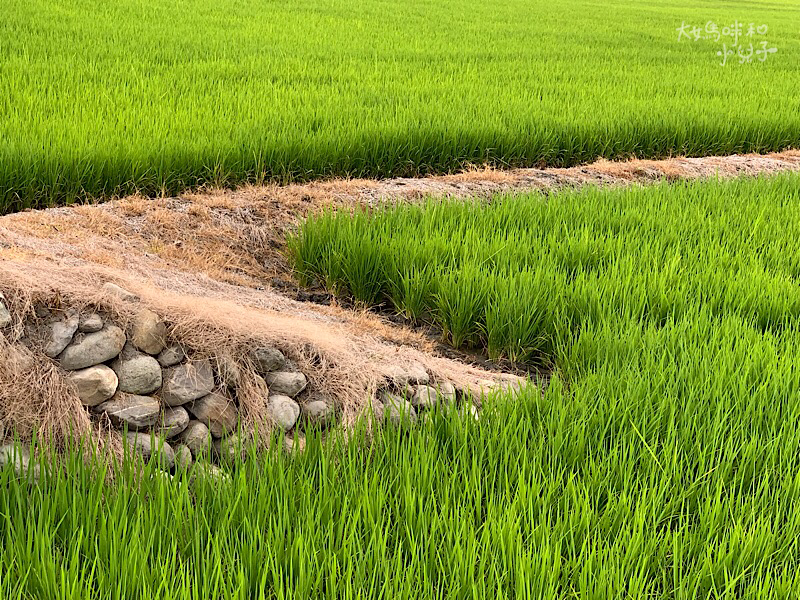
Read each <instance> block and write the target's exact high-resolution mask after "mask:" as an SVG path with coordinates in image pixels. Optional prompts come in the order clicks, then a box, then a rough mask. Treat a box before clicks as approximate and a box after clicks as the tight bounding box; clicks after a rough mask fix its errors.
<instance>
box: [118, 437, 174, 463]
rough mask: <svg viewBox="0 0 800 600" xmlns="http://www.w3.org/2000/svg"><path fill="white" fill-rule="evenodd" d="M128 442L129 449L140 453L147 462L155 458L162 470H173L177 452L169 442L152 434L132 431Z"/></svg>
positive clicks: (127, 438) (127, 439)
mask: <svg viewBox="0 0 800 600" xmlns="http://www.w3.org/2000/svg"><path fill="white" fill-rule="evenodd" d="M126 441H127V443H128V448H130V449H131V450H132V451H134V452H137V453H139V454H140V455H141V456H142V458H144V459H145V460H150V458H151V457H153V458H154V459H155V460H157V461H158V464H159V466H160V467H161V468H162V469H171V468H172V466H173V465H174V464H175V452H174V451H173V450H172V446H170V445H169V444H168V443H167V442H165V441H164V440H162V439H160V438H159V437H158V436H156V435H153V434H150V433H141V432H136V431H130V432H128V433H127V437H126Z"/></svg>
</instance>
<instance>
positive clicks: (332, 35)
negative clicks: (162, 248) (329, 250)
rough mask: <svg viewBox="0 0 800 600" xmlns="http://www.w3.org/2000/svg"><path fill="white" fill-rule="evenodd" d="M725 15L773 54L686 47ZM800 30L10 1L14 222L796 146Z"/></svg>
mask: <svg viewBox="0 0 800 600" xmlns="http://www.w3.org/2000/svg"><path fill="white" fill-rule="evenodd" d="M708 21H713V22H715V23H716V24H717V25H718V27H719V28H720V30H721V29H722V28H723V27H725V26H729V25H731V24H733V23H735V22H737V21H738V22H740V23H743V24H744V30H745V33H746V29H747V27H748V25H749V23H751V22H752V23H754V24H757V25H759V26H760V25H762V24H763V25H767V27H768V32H767V34H766V35H765V36H758V37H757V39H755V40H754V41H755V46H756V47H759V45H760V43H761V41H765V42H767V43H768V44H769V46H770V47H775V48H776V49H777V53H776V54H772V55H770V56H769V58H768V59H767V60H766V61H764V62H761V61H760V60H758V59H756V60H754V61H753V62H752V63H751V64H738V57H735V58H733V59H731V61H729V63H728V64H727V65H726V66H721V65H720V64H719V63H720V62H721V61H720V59H719V57H718V56H717V54H716V53H717V52H718V51H720V50H721V49H722V43H723V42H724V41H727V42H732V41H733V40H732V38H731V39H729V36H726V37H724V38H723V39H721V40H719V42H716V41H714V40H713V39H701V40H698V41H688V40H687V39H686V38H685V37H684V38H683V39H682V40H681V41H679V34H678V32H677V29H678V28H679V27H680V25H681V23H684V22H685V23H687V24H691V25H696V26H699V27H701V28H704V27H705V24H706V23H707V22H708ZM442 23H446V24H447V27H444V28H443V27H442ZM798 24H800V10H798V6H797V3H796V2H793V1H792V0H774V1H772V2H770V3H766V4H765V3H755V2H744V3H743V2H739V3H735V4H726V5H721V4H719V3H718V4H715V5H706V4H702V5H698V4H697V3H695V2H691V1H690V0H668V1H666V2H661V3H659V4H658V6H653V5H650V4H641V3H634V2H622V3H617V4H615V5H614V6H613V7H609V6H608V5H606V4H603V3H592V2H589V1H587V0H567V1H565V2H561V3H559V5H558V6H557V7H554V6H553V4H552V3H550V2H546V1H545V0H510V1H509V2H506V3H504V4H503V5H502V6H500V7H498V6H495V5H489V4H487V3H485V2H480V1H479V0H462V1H460V2H456V1H455V0H445V1H443V2H438V3H436V4H435V5H431V3H430V2H423V1H422V0H410V1H408V2H402V3H395V4H391V5H387V4H386V3H384V2H379V1H378V0H366V1H365V2H362V3H361V4H359V6H358V7H357V9H354V8H353V6H351V5H348V4H343V3H341V2H337V1H335V0H310V1H308V2H306V3H304V4H302V5H297V4H294V3H293V4H286V5H281V4H279V3H275V2H264V1H262V0H220V1H218V2H214V3H213V4H209V3H208V2H202V1H201V0H181V1H179V2H173V3H163V2H162V3H160V4H157V5H154V4H153V2H151V1H145V0H118V1H117V2H114V3H108V2H103V1H101V0H81V1H79V2H73V3H64V2H58V1H56V0H5V1H4V3H3V18H2V19H1V20H0V39H2V40H3V43H2V45H0V213H6V212H12V211H17V210H22V209H25V208H31V207H41V206H47V205H51V204H56V203H68V202H73V201H82V200H85V199H87V198H107V197H111V196H114V195H122V194H128V193H132V192H136V191H138V192H141V193H143V194H146V195H157V194H175V193H178V192H180V191H181V190H183V189H186V188H188V187H199V186H209V185H214V186H232V185H236V184H238V183H242V182H251V183H261V182H264V181H279V182H287V181H298V180H308V179H311V178H319V177H330V176H334V175H339V176H353V177H357V176H370V177H387V176H391V175H418V174H427V173H432V172H449V171H452V170H456V169H461V168H463V167H465V166H467V165H477V164H486V163H488V164H492V165H497V166H520V165H527V166H534V165H541V164H549V165H557V166H562V165H572V164H577V163H580V162H585V161H590V160H594V159H596V158H597V157H599V156H603V157H606V158H614V157H626V156H631V155H636V156H639V157H661V156H670V155H677V154H688V155H692V156H697V155H709V154H731V153H736V152H765V151H770V150H778V149H783V148H786V147H789V146H797V145H798V143H800V134H799V133H798V132H799V131H800V116H798V115H800V111H798V96H797V89H799V88H800V85H798V84H800V80H799V79H798V77H800V75H799V74H798V71H797V69H796V68H795V63H794V62H793V60H792V58H793V56H795V51H796V49H797V47H798V43H800V33H798V32H799V31H800V29H799V28H798ZM743 39H744V43H743V44H742V46H743V50H746V47H747V44H748V42H749V41H750V40H753V39H754V38H747V37H746V36H744V37H743ZM177 40H179V42H178V41H177ZM727 46H728V47H730V43H728V44H727Z"/></svg>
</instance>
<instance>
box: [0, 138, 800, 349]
mask: <svg viewBox="0 0 800 600" xmlns="http://www.w3.org/2000/svg"><path fill="white" fill-rule="evenodd" d="M785 171H800V151H786V152H782V153H775V154H769V155H742V156H725V157H705V158H672V159H668V160H657V161H656V160H631V161H626V162H610V161H606V160H602V161H598V162H596V163H593V164H590V165H585V166H579V167H572V168H567V169H555V168H546V169H513V170H508V171H497V170H489V169H483V170H472V171H467V172H464V173H460V174H456V175H445V176H437V177H427V178H419V179H405V178H396V179H389V180H384V181H374V180H333V181H320V182H313V183H307V184H297V185H288V186H277V185H272V186H250V187H243V188H240V189H237V190H233V191H231V190H209V191H203V192H196V193H187V194H183V195H181V196H178V197H173V198H144V197H138V196H132V197H126V198H122V199H119V200H115V201H111V202H107V203H104V204H98V205H83V206H71V207H62V208H54V209H48V210H39V211H26V212H23V213H17V214H12V215H7V216H4V217H0V291H6V292H12V291H13V289H14V288H15V287H16V286H17V285H21V284H22V282H21V281H16V279H19V277H20V275H15V273H17V274H22V273H24V274H28V275H30V276H36V274H37V273H38V278H39V279H42V278H44V279H46V280H47V279H49V280H50V281H49V282H48V281H44V282H40V283H42V285H43V286H44V287H45V288H46V287H47V286H48V285H49V288H48V289H50V290H51V293H52V294H55V295H57V294H61V293H64V290H61V289H56V288H57V287H58V286H59V285H62V286H63V285H67V284H68V282H69V281H70V278H71V277H73V275H74V278H75V279H76V280H77V279H80V278H81V277H83V278H85V277H87V276H92V277H95V278H96V280H97V281H99V282H102V281H106V280H117V281H123V280H124V281H126V282H131V281H134V282H135V281H139V282H141V283H142V284H143V285H147V286H152V287H154V288H157V289H161V290H164V291H165V292H169V293H174V294H179V295H183V296H191V297H195V298H205V299H209V300H211V299H216V300H222V301H230V302H234V303H236V304H237V305H240V306H250V307H253V308H257V309H260V310H270V311H275V312H277V313H281V314H284V315H286V316H287V317H289V316H291V318H295V319H305V320H307V321H310V322H313V321H320V320H322V321H334V322H337V323H342V324H345V325H346V326H348V327H350V326H352V327H354V328H357V329H358V330H359V331H360V332H368V333H369V334H370V335H375V336H377V337H379V338H381V339H383V340H387V341H390V342H391V343H398V344H412V345H414V346H415V347H417V348H419V349H421V350H425V351H432V350H434V349H435V346H434V345H433V344H432V343H431V341H430V339H429V338H428V337H427V336H424V335H420V334H419V332H413V331H410V330H408V329H407V328H405V327H403V326H402V325H400V324H397V323H393V322H391V321H389V320H387V319H385V318H383V317H380V316H376V315H373V314H371V313H365V312H363V311H356V310H352V309H348V308H342V307H337V306H335V305H334V306H320V304H319V303H318V302H313V301H312V302H308V301H305V300H314V299H315V298H314V297H313V296H309V295H308V294H307V293H306V292H304V291H303V290H299V289H298V288H297V286H296V284H295V283H294V280H293V278H292V277H291V273H290V269H289V266H288V264H287V262H286V259H285V257H284V254H283V249H284V244H285V239H286V235H287V233H288V232H289V231H291V230H292V229H293V228H294V227H295V226H296V224H297V223H298V222H299V221H300V220H301V219H302V218H304V217H305V216H307V215H309V214H311V213H314V212H316V211H319V210H321V209H322V208H323V207H325V206H331V205H333V206H338V207H342V208H352V207H353V206H357V205H362V206H363V205H375V204H378V203H380V202H383V201H413V200H415V199H418V198H422V197H425V196H454V197H466V196H476V195H477V196H488V195H491V194H495V193H502V192H513V191H526V190H542V191H545V192H549V191H554V190H557V189H563V188H572V187H579V186H583V185H612V186H614V185H630V184H638V183H650V182H654V181H658V180H663V179H666V180H669V181H677V180H681V179H697V178H704V177H705V178H711V177H721V178H727V177H733V176H737V175H762V174H773V173H778V172H785ZM48 274H49V275H48ZM87 274H93V275H87ZM59 282H60V283H59ZM65 282H66V283H65ZM25 285H31V282H30V279H29V278H28V279H27V280H26V282H25ZM67 287H68V285H67Z"/></svg>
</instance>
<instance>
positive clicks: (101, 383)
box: [68, 365, 118, 406]
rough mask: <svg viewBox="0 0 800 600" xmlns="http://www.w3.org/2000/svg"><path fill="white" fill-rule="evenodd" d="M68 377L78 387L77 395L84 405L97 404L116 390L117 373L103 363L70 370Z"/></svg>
mask: <svg viewBox="0 0 800 600" xmlns="http://www.w3.org/2000/svg"><path fill="white" fill-rule="evenodd" d="M68 378H69V379H70V381H72V383H74V384H75V386H76V387H77V388H78V397H79V398H80V399H81V402H82V403H83V404H84V405H85V406H97V405H98V404H100V403H102V402H105V401H106V400H108V399H109V398H111V397H112V396H113V395H114V393H115V392H116V391H117V383H118V380H117V374H116V373H115V372H114V371H113V370H112V369H110V368H108V367H107V366H105V365H95V366H93V367H88V368H86V369H80V370H78V371H72V372H70V374H69V376H68Z"/></svg>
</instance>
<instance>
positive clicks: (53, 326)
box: [44, 315, 78, 358]
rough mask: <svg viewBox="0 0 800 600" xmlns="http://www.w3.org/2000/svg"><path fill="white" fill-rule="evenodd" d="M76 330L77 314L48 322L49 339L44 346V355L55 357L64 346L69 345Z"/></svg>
mask: <svg viewBox="0 0 800 600" xmlns="http://www.w3.org/2000/svg"><path fill="white" fill-rule="evenodd" d="M76 331H78V315H71V316H69V317H67V318H66V319H64V320H63V321H55V322H54V323H50V339H49V340H48V341H47V345H46V346H45V347H44V353H45V356H48V357H50V358H55V357H56V356H58V355H59V354H61V353H62V352H63V351H64V348H66V347H67V346H69V343H70V342H71V341H72V337H73V336H74V335H75V332H76Z"/></svg>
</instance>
